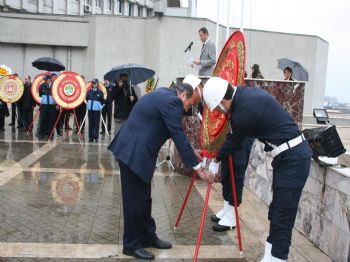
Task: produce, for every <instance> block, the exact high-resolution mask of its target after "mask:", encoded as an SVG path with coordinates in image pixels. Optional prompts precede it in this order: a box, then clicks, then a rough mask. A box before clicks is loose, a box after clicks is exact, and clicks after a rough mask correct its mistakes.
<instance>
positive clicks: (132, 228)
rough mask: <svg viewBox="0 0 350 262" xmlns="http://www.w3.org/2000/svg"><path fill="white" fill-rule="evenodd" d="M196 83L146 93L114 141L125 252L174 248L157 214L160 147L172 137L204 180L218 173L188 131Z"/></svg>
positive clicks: (142, 254) (142, 256) (146, 254)
mask: <svg viewBox="0 0 350 262" xmlns="http://www.w3.org/2000/svg"><path fill="white" fill-rule="evenodd" d="M192 95H193V88H192V87H191V86H190V85H188V84H179V85H176V86H175V87H174V88H172V89H169V88H158V89H157V90H156V91H154V92H151V93H149V94H147V95H144V96H143V97H141V99H140V100H139V102H138V103H137V104H136V105H135V107H134V109H133V110H132V112H131V114H130V116H129V118H128V120H127V121H126V122H125V124H124V126H123V127H122V128H121V129H120V131H119V132H118V133H117V135H116V136H115V138H114V140H113V141H112V143H111V144H110V146H109V150H111V151H112V153H113V155H114V157H115V158H116V159H117V160H118V162H119V167H120V175H121V184H122V195H123V210H124V237H123V253H124V254H126V255H129V256H134V257H137V258H140V259H145V260H151V259H153V258H154V255H153V254H152V253H150V252H148V251H147V250H145V249H144V247H155V248H159V249H168V248H171V247H172V245H171V244H170V243H168V242H166V241H163V240H160V239H159V238H158V237H157V234H156V224H155V222H154V219H153V218H152V215H151V210H152V198H151V181H152V178H153V172H154V169H155V167H156V161H157V157H158V152H159V150H160V148H161V146H162V145H163V144H164V143H165V142H166V140H167V139H169V138H172V139H173V141H174V143H175V146H176V148H177V149H178V151H179V152H180V155H181V158H182V160H183V161H184V163H185V164H186V166H188V167H192V168H193V169H194V170H196V171H197V172H198V174H199V176H200V177H201V178H202V179H205V180H208V181H210V182H212V176H210V175H209V172H208V171H205V170H203V169H202V168H201V164H200V163H199V162H198V154H196V153H195V152H194V150H193V148H192V146H191V144H190V143H189V141H188V139H187V136H186V134H185V133H184V131H183V128H182V125H181V121H182V115H183V111H184V110H185V111H187V109H188V108H189V107H190V106H191V105H192V103H193V99H192Z"/></svg>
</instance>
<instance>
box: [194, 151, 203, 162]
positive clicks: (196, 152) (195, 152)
mask: <svg viewBox="0 0 350 262" xmlns="http://www.w3.org/2000/svg"><path fill="white" fill-rule="evenodd" d="M194 154H195V155H196V157H197V158H198V161H199V162H202V161H203V157H202V150H199V149H194Z"/></svg>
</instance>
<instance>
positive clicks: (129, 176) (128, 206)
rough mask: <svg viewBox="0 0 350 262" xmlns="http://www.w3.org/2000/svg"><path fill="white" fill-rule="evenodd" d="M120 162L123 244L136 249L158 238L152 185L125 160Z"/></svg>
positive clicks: (129, 248) (130, 248)
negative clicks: (142, 178) (140, 176)
mask: <svg viewBox="0 0 350 262" xmlns="http://www.w3.org/2000/svg"><path fill="white" fill-rule="evenodd" d="M118 162H119V167H120V176H121V184H122V196H123V211H124V236H123V246H124V248H125V249H128V250H135V249H138V248H141V247H143V244H144V243H146V242H149V241H152V240H154V239H155V238H157V235H156V223H155V222H154V219H153V218H152V214H151V213H152V198H151V189H152V186H151V184H147V183H145V182H144V181H142V180H141V178H139V177H138V175H136V174H135V173H134V172H133V171H132V170H131V169H130V168H129V167H128V166H127V165H125V164H124V163H123V162H121V161H118Z"/></svg>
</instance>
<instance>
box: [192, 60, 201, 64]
mask: <svg viewBox="0 0 350 262" xmlns="http://www.w3.org/2000/svg"><path fill="white" fill-rule="evenodd" d="M193 63H194V64H195V65H200V64H201V61H200V60H199V59H196V60H194V61H193Z"/></svg>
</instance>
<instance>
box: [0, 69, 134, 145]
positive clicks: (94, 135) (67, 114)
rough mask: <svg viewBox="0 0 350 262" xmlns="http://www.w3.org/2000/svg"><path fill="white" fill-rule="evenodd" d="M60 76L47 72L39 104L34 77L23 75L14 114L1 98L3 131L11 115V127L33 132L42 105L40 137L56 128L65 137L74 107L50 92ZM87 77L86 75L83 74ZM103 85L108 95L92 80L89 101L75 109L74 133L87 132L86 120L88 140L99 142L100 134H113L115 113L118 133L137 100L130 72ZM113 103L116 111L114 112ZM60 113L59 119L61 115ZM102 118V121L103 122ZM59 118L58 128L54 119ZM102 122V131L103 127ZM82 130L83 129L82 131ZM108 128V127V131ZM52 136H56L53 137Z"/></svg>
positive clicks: (38, 134) (38, 130)
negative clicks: (59, 102)
mask: <svg viewBox="0 0 350 262" xmlns="http://www.w3.org/2000/svg"><path fill="white" fill-rule="evenodd" d="M15 75H16V76H17V77H18V75H17V74H15ZM82 77H83V76H82ZM56 78H57V74H56V73H52V74H46V75H45V76H44V77H43V80H44V82H43V83H42V84H41V85H40V87H39V97H40V104H37V103H36V101H35V100H34V98H33V96H32V81H31V76H29V75H28V76H25V78H24V92H23V95H22V96H21V98H20V99H19V100H18V101H17V102H15V103H12V104H11V114H10V112H9V108H8V105H7V103H5V102H3V101H1V100H0V131H4V130H5V118H6V117H9V116H11V122H10V123H9V126H11V127H12V130H13V131H14V128H15V127H16V124H17V128H18V129H19V131H25V132H31V131H32V130H33V126H34V125H33V111H34V109H35V107H36V106H39V107H40V108H39V111H40V115H39V121H38V128H37V133H36V136H37V137H38V139H46V138H48V137H50V135H51V133H52V134H53V133H54V132H53V131H54V128H55V131H56V134H57V135H58V136H62V130H63V129H64V128H65V129H67V130H72V127H71V126H70V119H71V115H72V113H73V111H72V110H66V109H63V108H61V107H59V106H58V105H57V104H56V102H55V100H54V98H53V96H52V92H51V86H52V83H53V81H54V80H55V79H56ZM83 79H84V77H83ZM103 85H104V86H105V89H106V91H107V97H106V98H105V97H104V94H103V93H102V91H101V90H100V82H99V80H98V79H96V78H95V79H93V80H92V88H91V89H90V90H89V91H88V92H87V94H86V101H87V103H86V104H85V103H82V104H80V105H79V106H78V107H77V108H75V113H76V116H77V122H78V125H79V127H78V126H77V125H76V124H75V133H78V132H79V131H80V132H81V133H84V132H85V121H86V120H85V121H84V119H87V121H88V126H89V142H94V141H95V142H97V141H98V139H99V135H105V134H106V132H108V134H111V133H112V115H114V122H115V130H114V131H115V132H117V131H118V130H119V129H120V128H121V126H122V125H123V123H124V122H125V120H126V119H127V118H128V116H129V114H130V112H131V110H132V108H133V106H134V105H135V103H136V102H137V101H138V97H137V95H136V92H135V89H134V87H133V86H132V85H130V83H129V81H128V75H127V74H122V75H121V76H120V78H119V79H118V80H116V81H115V82H114V83H110V81H109V80H107V79H104V83H103ZM113 105H114V114H113ZM59 115H61V116H60V118H59V120H58V117H59ZM101 117H102V119H103V121H101ZM57 120H58V122H57V124H56V127H55V122H56V121H57ZM74 123H75V121H74ZM100 125H101V129H102V131H101V132H99V130H100ZM79 129H80V130H79ZM106 129H107V130H106ZM51 138H53V135H52V136H51Z"/></svg>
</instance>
